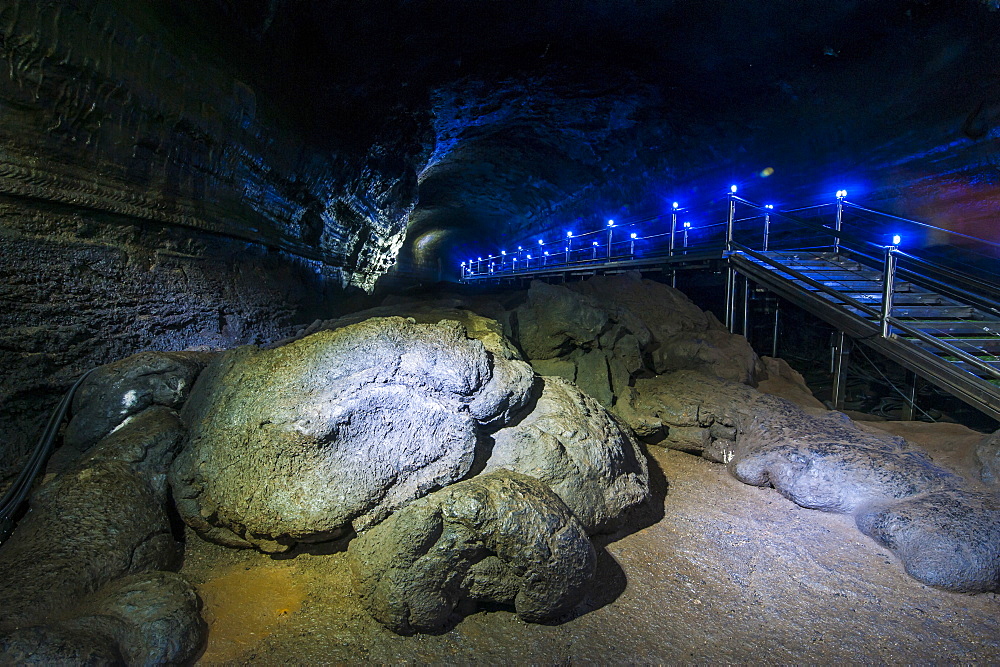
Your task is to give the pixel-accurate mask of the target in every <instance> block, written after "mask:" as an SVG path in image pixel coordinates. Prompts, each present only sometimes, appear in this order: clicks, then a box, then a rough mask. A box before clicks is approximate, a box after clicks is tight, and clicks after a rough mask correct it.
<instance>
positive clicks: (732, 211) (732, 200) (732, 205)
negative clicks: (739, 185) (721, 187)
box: [726, 185, 736, 251]
mask: <svg viewBox="0 0 1000 667" xmlns="http://www.w3.org/2000/svg"><path fill="white" fill-rule="evenodd" d="M735 222H736V186H735V185H733V186H731V187H730V188H729V219H728V221H727V222H726V250H727V251H730V250H732V249H733V224H734V223H735Z"/></svg>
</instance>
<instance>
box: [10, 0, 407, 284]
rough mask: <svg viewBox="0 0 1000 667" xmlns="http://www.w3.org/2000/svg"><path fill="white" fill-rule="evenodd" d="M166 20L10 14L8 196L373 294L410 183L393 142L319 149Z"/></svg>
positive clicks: (84, 10)
mask: <svg viewBox="0 0 1000 667" xmlns="http://www.w3.org/2000/svg"><path fill="white" fill-rule="evenodd" d="M169 19H170V11H169V9H167V8H164V7H159V6H158V3H146V2H126V1H124V0H83V1H81V2H75V3H62V2H35V1H34V0H30V1H28V0H21V1H16V0H15V1H11V2H5V3H3V5H2V6H0V39H2V45H0V55H2V57H3V59H4V60H5V61H6V67H4V68H0V109H2V110H3V122H2V123H0V151H2V152H0V156H2V158H3V159H2V163H3V164H2V167H0V193H4V194H16V195H25V196H30V197H38V198H42V199H45V200H50V201H58V202H64V203H70V204H74V205H80V206H86V207H88V208H95V209H98V210H102V211H110V212H114V213H119V214H123V215H129V216H134V217H136V218H139V219H145V220H155V221H159V222H169V223H173V224H178V225H184V226H188V227H193V228H196V229H199V230H204V231H212V232H219V233H223V234H226V235H229V236H232V237H235V238H241V239H248V240H254V241H260V242H264V243H267V244H269V245H274V246H277V247H279V248H283V249H286V250H291V251H294V252H296V253H297V254H300V255H304V256H307V257H310V258H313V259H324V260H326V261H328V262H330V263H332V264H335V265H339V266H344V267H346V268H347V269H348V271H349V272H350V274H351V280H352V281H353V282H355V283H357V284H360V285H363V286H368V285H370V284H371V281H372V280H373V278H372V277H370V276H369V274H370V273H375V274H377V273H378V272H380V271H382V270H384V269H385V267H386V266H388V265H389V264H390V263H391V261H392V255H393V250H394V248H395V247H397V246H398V244H399V243H400V242H401V233H402V229H403V225H404V222H405V216H406V214H407V213H408V210H409V206H410V199H411V198H410V197H408V196H407V195H408V192H409V191H410V190H412V187H413V186H412V183H413V182H414V181H415V176H414V167H413V165H410V164H408V163H407V161H406V160H405V159H402V160H386V159H384V155H385V153H386V152H387V148H389V149H398V148H399V147H398V146H396V145H395V143H394V141H395V140H394V139H393V138H392V137H389V138H387V139H386V141H387V143H389V144H391V145H390V146H384V145H373V146H366V147H363V148H360V149H356V150H353V151H351V152H350V153H347V152H343V153H337V152H335V151H332V150H330V151H328V150H326V148H325V147H324V149H322V150H319V149H312V148H310V147H309V145H308V141H307V140H305V139H304V138H303V137H301V136H300V133H298V132H297V128H295V127H290V126H289V125H288V124H287V123H283V122H282V121H281V120H280V113H275V112H274V109H273V108H272V106H269V103H268V102H267V101H265V100H260V99H258V95H257V93H256V92H255V90H254V88H253V87H251V85H250V84H248V83H246V82H245V81H243V80H241V79H240V78H239V77H238V76H237V74H236V71H237V67H238V60H239V55H238V54H233V53H220V52H218V49H219V47H217V46H213V44H211V43H208V42H206V41H203V40H200V39H198V37H197V35H196V34H194V33H192V32H191V31H190V30H188V31H185V30H184V29H183V28H182V27H178V26H174V25H171V24H170V20H169ZM218 28H219V29H220V30H225V26H218ZM213 48H215V49H216V51H215V52H213V50H212V49H213ZM302 102H303V103H304V104H308V103H309V100H302ZM282 103H287V101H285V100H283V101H282Z"/></svg>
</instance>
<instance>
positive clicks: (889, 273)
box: [881, 245, 898, 338]
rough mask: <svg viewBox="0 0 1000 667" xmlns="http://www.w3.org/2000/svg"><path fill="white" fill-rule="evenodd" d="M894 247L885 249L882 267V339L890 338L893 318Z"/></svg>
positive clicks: (890, 246) (895, 249) (895, 248)
mask: <svg viewBox="0 0 1000 667" xmlns="http://www.w3.org/2000/svg"><path fill="white" fill-rule="evenodd" d="M897 250H898V248H897V247H896V246H894V245H889V246H886V247H885V265H884V266H883V267H882V318H881V320H882V338H888V337H889V328H890V327H889V318H890V317H891V316H892V294H893V288H894V283H895V282H896V251H897Z"/></svg>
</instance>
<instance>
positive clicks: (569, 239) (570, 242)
mask: <svg viewBox="0 0 1000 667" xmlns="http://www.w3.org/2000/svg"><path fill="white" fill-rule="evenodd" d="M572 252H573V232H566V263H567V264H569V263H570V253H572Z"/></svg>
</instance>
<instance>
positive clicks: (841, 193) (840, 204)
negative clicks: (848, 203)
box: [833, 190, 847, 254]
mask: <svg viewBox="0 0 1000 667" xmlns="http://www.w3.org/2000/svg"><path fill="white" fill-rule="evenodd" d="M846 196H847V190H837V220H836V222H835V223H834V225H833V228H834V229H835V230H836V231H837V235H836V236H835V237H833V252H834V253H835V254H836V253H839V252H840V229H841V227H843V225H844V197H846Z"/></svg>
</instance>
